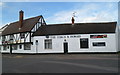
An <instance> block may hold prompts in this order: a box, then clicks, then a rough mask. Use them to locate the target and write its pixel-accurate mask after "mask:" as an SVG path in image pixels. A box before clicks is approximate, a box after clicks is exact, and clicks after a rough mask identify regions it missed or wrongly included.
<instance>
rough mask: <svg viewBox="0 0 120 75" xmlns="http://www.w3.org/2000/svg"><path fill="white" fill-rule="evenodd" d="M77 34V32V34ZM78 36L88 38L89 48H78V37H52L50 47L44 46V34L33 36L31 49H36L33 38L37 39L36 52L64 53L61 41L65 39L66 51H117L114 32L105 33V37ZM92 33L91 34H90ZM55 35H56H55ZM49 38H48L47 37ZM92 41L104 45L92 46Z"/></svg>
mask: <svg viewBox="0 0 120 75" xmlns="http://www.w3.org/2000/svg"><path fill="white" fill-rule="evenodd" d="M77 35H78V34H77ZM79 35H80V36H81V37H80V38H88V39H89V48H88V49H80V38H54V39H52V49H48V50H47V49H45V48H44V40H45V39H47V38H46V37H45V36H35V37H34V40H33V41H34V45H33V49H34V50H36V45H35V40H38V41H39V44H38V47H37V52H38V53H64V50H63V43H64V42H65V41H64V40H65V39H66V42H68V52H69V53H74V52H117V48H116V45H117V44H116V36H115V34H107V38H96V39H91V38H90V34H79ZM91 35H92V34H91ZM93 35H104V34H93ZM59 36H70V35H59ZM56 37H57V36H56ZM49 39H50V38H49ZM92 42H106V46H105V47H93V46H92Z"/></svg>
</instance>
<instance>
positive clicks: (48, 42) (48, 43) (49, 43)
mask: <svg viewBox="0 0 120 75" xmlns="http://www.w3.org/2000/svg"><path fill="white" fill-rule="evenodd" d="M45 49H52V39H47V40H45Z"/></svg>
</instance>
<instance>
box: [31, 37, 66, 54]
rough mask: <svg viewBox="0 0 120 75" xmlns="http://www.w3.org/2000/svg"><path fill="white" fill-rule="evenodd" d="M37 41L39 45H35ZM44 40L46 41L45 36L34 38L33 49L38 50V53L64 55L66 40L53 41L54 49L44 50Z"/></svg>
mask: <svg viewBox="0 0 120 75" xmlns="http://www.w3.org/2000/svg"><path fill="white" fill-rule="evenodd" d="M36 40H38V45H36V44H35V42H36ZM44 40H45V36H36V37H34V40H33V41H34V43H33V46H34V47H33V49H34V50H36V52H37V53H64V51H63V41H64V39H53V40H52V49H45V48H44ZM36 47H37V48H36Z"/></svg>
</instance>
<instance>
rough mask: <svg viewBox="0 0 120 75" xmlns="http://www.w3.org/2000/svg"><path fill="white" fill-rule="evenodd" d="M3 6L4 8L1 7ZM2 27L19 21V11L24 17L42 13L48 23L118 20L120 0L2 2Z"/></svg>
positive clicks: (0, 5)
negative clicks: (92, 0)
mask: <svg viewBox="0 0 120 75" xmlns="http://www.w3.org/2000/svg"><path fill="white" fill-rule="evenodd" d="M1 8H2V9H1ZM0 10H1V11H2V12H0V14H2V15H0V18H2V24H0V27H2V26H4V25H6V24H9V23H12V22H15V21H18V20H19V11H20V10H23V11H24V19H27V18H31V17H35V16H39V15H42V16H43V17H44V19H45V21H46V23H47V24H54V23H57V24H58V23H71V17H72V16H73V13H74V12H75V23H86V22H114V21H118V2H0Z"/></svg>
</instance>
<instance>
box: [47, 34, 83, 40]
mask: <svg viewBox="0 0 120 75" xmlns="http://www.w3.org/2000/svg"><path fill="white" fill-rule="evenodd" d="M80 37H81V35H59V36H49V38H52V39H55V38H80Z"/></svg>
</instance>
